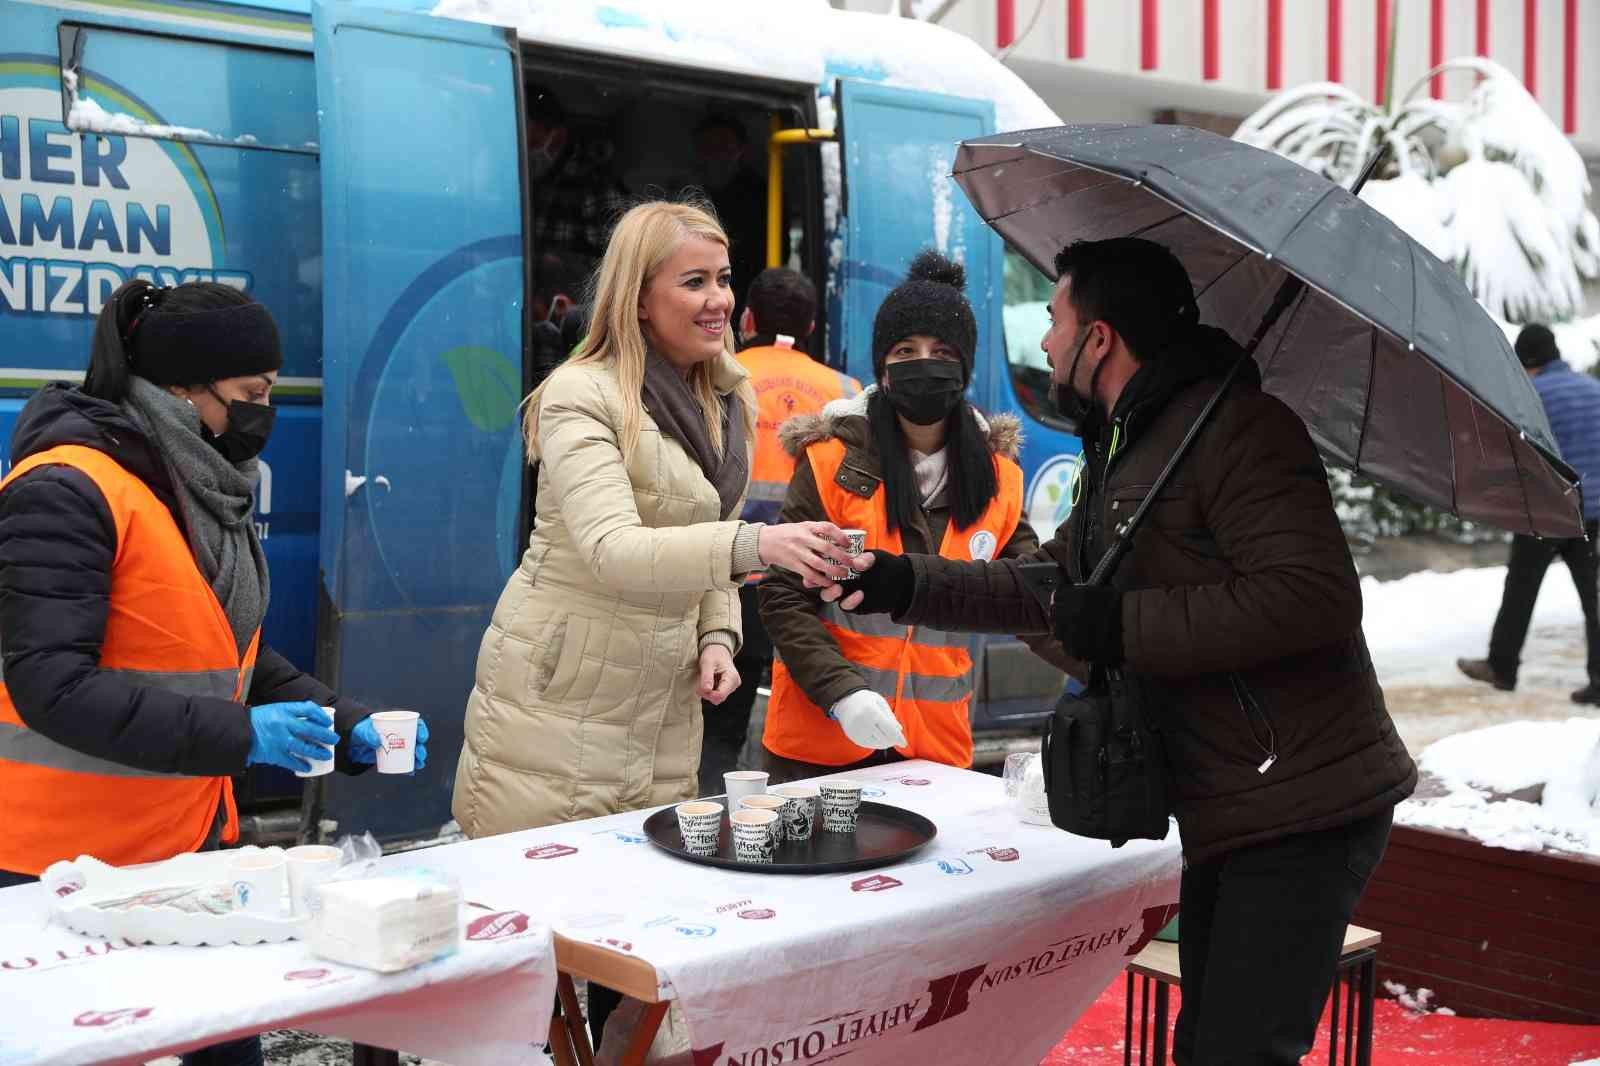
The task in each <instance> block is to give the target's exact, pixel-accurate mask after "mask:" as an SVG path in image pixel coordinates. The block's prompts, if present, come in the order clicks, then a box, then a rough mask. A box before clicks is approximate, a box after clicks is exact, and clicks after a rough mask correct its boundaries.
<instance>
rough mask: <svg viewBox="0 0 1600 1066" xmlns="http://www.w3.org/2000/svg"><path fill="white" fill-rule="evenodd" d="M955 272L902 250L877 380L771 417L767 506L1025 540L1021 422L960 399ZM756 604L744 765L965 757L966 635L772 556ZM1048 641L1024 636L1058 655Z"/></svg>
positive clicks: (941, 539)
mask: <svg viewBox="0 0 1600 1066" xmlns="http://www.w3.org/2000/svg"><path fill="white" fill-rule="evenodd" d="M965 286H966V271H965V270H964V269H963V268H962V267H961V266H959V265H957V264H955V263H952V262H950V261H949V260H948V259H946V258H944V257H943V256H941V255H939V254H938V253H937V252H934V251H932V250H928V251H924V252H923V253H921V254H920V255H918V256H917V257H916V259H915V260H913V261H912V263H911V268H910V270H909V272H908V273H907V275H906V279H905V281H904V282H902V283H901V284H900V286H899V287H898V288H896V289H895V290H894V291H893V292H891V293H890V294H889V295H888V296H887V297H886V298H885V299H884V301H883V304H882V305H881V306H880V307H879V308H878V313H877V316H876V318H875V319H874V320H873V326H872V352H873V373H874V376H875V377H876V379H877V384H876V385H874V386H873V387H872V388H869V389H867V390H866V392H864V393H862V394H860V395H859V396H853V397H849V398H846V399H838V400H834V401H833V402H832V403H829V404H828V405H827V406H826V407H824V408H823V409H822V412H821V414H819V415H802V416H800V417H797V418H793V419H790V420H789V421H788V422H786V423H785V424H784V426H783V429H782V433H781V437H782V440H783V443H784V445H785V447H787V449H788V450H789V452H790V454H791V455H793V456H795V457H796V458H797V459H799V460H800V461H799V462H798V463H797V464H796V466H795V468H794V477H793V480H791V481H790V482H789V490H788V495H787V498H786V500H785V501H784V505H783V510H782V511H781V512H780V514H779V516H778V518H779V521H783V522H812V521H819V520H826V521H828V522H832V523H833V524H835V525H837V526H839V527H840V528H842V529H859V530H864V531H865V533H866V544H865V548H866V550H871V549H874V548H876V549H878V550H880V551H894V552H911V551H922V552H929V553H937V554H938V555H941V556H943V557H945V558H949V559H995V558H1003V559H1009V558H1013V557H1015V556H1019V555H1025V554H1027V553H1029V552H1032V551H1035V550H1037V548H1038V539H1037V538H1036V537H1035V536H1034V534H1033V530H1032V528H1031V527H1030V526H1029V525H1028V523H1027V521H1026V520H1025V519H1024V518H1023V517H1022V504H1023V498H1022V470H1021V468H1019V467H1018V466H1017V452H1018V448H1019V447H1020V445H1021V424H1020V422H1019V421H1018V419H1017V417H1016V416H1015V415H1010V414H998V415H990V416H988V417H985V416H984V415H982V414H980V413H979V411H978V409H977V408H975V407H973V406H972V405H971V404H970V403H967V402H966V400H965V399H964V396H965V393H966V389H967V386H968V384H970V382H971V380H972V371H973V366H974V359H975V358H976V356H977V344H978V324H977V319H976V318H975V317H974V315H973V313H972V305H971V304H969V303H968V302H967V297H966V294H965V292H964V289H965ZM912 545H917V546H918V547H916V548H913V547H912ZM761 617H762V620H763V621H764V622H765V623H766V628H767V632H768V634H769V635H770V636H771V639H772V644H773V648H774V650H775V655H774V659H773V664H772V695H771V696H770V697H769V699H768V702H767V722H766V729H765V732H764V734H763V736H762V748H763V754H762V762H761V764H760V765H759V766H758V767H757V768H758V769H763V770H766V771H767V772H768V773H769V774H770V775H771V778H770V780H771V781H774V782H776V781H794V780H798V779H800V778H805V777H814V776H817V775H819V774H826V773H831V772H834V771H836V770H841V769H847V770H854V769H860V768H863V767H867V766H874V765H878V764H880V763H885V762H896V761H899V760H901V759H908V758H913V759H932V760H933V761H935V762H941V763H945V764H947V765H951V766H970V765H971V764H972V750H973V745H972V726H971V722H970V720H969V716H968V708H969V706H970V704H971V702H972V696H973V678H974V673H975V671H974V664H973V661H972V656H971V653H970V645H971V642H970V640H969V639H968V638H966V637H961V636H957V635H955V634H952V633H947V632H942V631H940V630H935V629H925V628H911V627H908V626H901V625H894V624H892V623H891V622H889V621H888V620H885V619H882V618H878V617H868V616H861V615H853V614H848V613H846V612H844V611H842V610H840V609H839V608H838V607H837V606H836V605H834V604H823V603H821V602H820V600H819V598H818V594H817V593H815V592H813V591H811V590H810V589H809V588H807V587H806V586H805V585H804V584H803V583H802V582H801V581H800V580H798V579H796V578H794V577H793V576H792V575H790V574H786V573H782V572H776V571H775V572H773V573H771V574H769V575H767V578H766V580H765V581H763V582H762V583H761ZM1052 645H1053V642H1051V641H1050V640H1049V639H1048V638H1045V639H1041V640H1039V641H1038V643H1037V646H1036V647H1035V650H1036V651H1037V652H1039V653H1040V654H1042V655H1044V656H1045V657H1046V658H1049V659H1050V660H1051V661H1052V662H1055V663H1057V665H1064V660H1062V659H1061V658H1060V656H1059V653H1058V652H1057V651H1056V650H1054V648H1053V647H1052Z"/></svg>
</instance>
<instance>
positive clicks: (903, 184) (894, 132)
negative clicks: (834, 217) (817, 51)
mask: <svg viewBox="0 0 1600 1066" xmlns="http://www.w3.org/2000/svg"><path fill="white" fill-rule="evenodd" d="M836 102H837V109H836V111H837V118H836V122H837V124H838V125H837V127H836V128H837V129H838V131H839V140H840V156H841V161H842V164H843V170H844V180H843V186H844V189H843V196H842V210H843V213H844V217H843V218H842V219H841V221H840V228H841V229H842V230H843V232H842V234H841V236H843V237H844V249H845V252H844V254H845V260H844V264H843V267H844V268H843V271H842V274H841V286H842V289H843V307H842V311H843V321H844V328H843V330H841V331H839V332H841V333H842V334H843V337H842V344H843V346H844V348H843V351H844V355H845V357H846V361H847V364H848V370H847V372H848V373H849V374H851V375H852V376H854V377H856V378H858V379H860V380H861V381H862V382H863V383H865V382H869V381H871V380H872V318H873V316H874V315H875V314H876V313H877V311H878V305H879V304H881V303H883V298H884V297H885V296H887V295H889V290H891V289H893V288H894V287H895V286H896V285H898V284H900V282H901V281H902V280H904V278H905V273H906V267H907V266H908V265H909V264H910V262H911V259H912V257H913V256H915V255H916V254H917V252H919V251H921V250H922V249H923V248H926V247H934V248H937V249H938V250H939V251H941V252H943V253H944V254H945V255H947V256H949V257H950V258H951V259H954V260H956V261H958V262H960V263H963V264H964V265H965V266H966V268H967V298H968V299H970V300H971V301H972V309H973V310H974V311H975V312H977V315H978V328H979V334H978V347H979V351H980V356H981V354H982V353H983V352H994V351H999V346H1000V344H1001V331H1000V313H1001V312H1000V307H1001V303H1000V296H1001V291H1000V271H1001V242H1000V238H999V237H998V236H996V235H995V233H994V231H993V230H991V229H989V227H988V226H986V225H984V224H983V219H981V218H979V217H978V213H977V212H976V211H974V210H973V209H972V205H971V204H969V203H967V198H966V196H964V195H963V194H962V192H961V190H960V189H959V188H957V187H956V183H955V182H954V181H953V180H951V178H950V170H951V167H952V165H953V163H954V162H955V154H956V145H958V144H959V143H960V142H961V141H963V140H965V139H967V138H968V137H983V136H986V135H987V134H990V133H993V132H994V131H995V130H994V105H993V104H992V103H990V102H989V101H987V100H969V99H966V98H964V97H959V96H946V95H944V94H942V93H928V92H920V91H916V90H912V89H897V88H892V87H890V86H887V85H879V84H876V83H874V82H864V81H854V80H851V79H849V78H845V79H841V80H840V81H839V82H838V87H837V90H836ZM988 362H992V360H984V359H982V358H980V359H979V361H978V366H977V369H976V370H975V371H974V373H973V379H972V388H971V389H970V390H969V395H970V396H971V397H972V399H973V401H974V402H975V403H978V404H979V405H980V406H984V405H986V404H985V397H986V392H985V391H984V390H985V386H986V385H987V381H988V374H989V373H990V369H991V368H990V367H988V366H986V365H985V364H986V363H988Z"/></svg>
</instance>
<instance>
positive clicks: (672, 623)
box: [453, 358, 746, 837]
mask: <svg viewBox="0 0 1600 1066" xmlns="http://www.w3.org/2000/svg"><path fill="white" fill-rule="evenodd" d="M745 377H746V375H745V372H744V370H743V369H742V368H741V367H740V366H739V364H738V363H737V362H735V361H734V360H733V359H731V358H722V359H719V360H718V363H717V366H716V368H715V374H714V380H715V384H716V388H717V391H718V392H720V393H723V394H724V395H726V394H728V393H731V392H733V391H734V390H735V389H737V388H739V386H740V385H741V384H742V383H743V382H744V380H745ZM621 425H622V402H621V393H620V391H619V387H618V382H617V376H616V372H615V370H614V368H613V367H612V366H610V365H609V364H586V365H570V364H569V365H567V366H563V367H561V368H560V369H558V370H556V371H555V373H554V374H552V375H551V376H550V379H549V382H548V384H547V385H546V387H545V391H544V393H543V395H542V397H541V407H540V421H539V439H538V444H537V450H538V456H539V458H540V459H541V462H540V466H539V497H538V499H539V509H538V517H537V520H536V523H535V528H534V532H533V535H532V536H531V537H530V538H529V542H528V550H527V552H526V553H525V554H524V555H523V557H522V563H521V565H520V566H519V567H518V568H517V570H516V572H515V573H513V574H512V575H511V579H510V580H509V581H508V582H507V583H506V587H505V591H504V592H502V593H501V594H500V602H499V604H498V605H497V606H496V607H495V611H494V616H493V618H492V619H491V621H490V623H489V629H488V631H487V632H486V633H485V634H484V636H483V643H482V645H481V646H480V647H479V650H478V667H477V681H476V684H475V685H474V687H473V690H472V695H471V696H470V697H469V699H468V701H467V715H466V737H465V743H464V744H463V746H462V749H461V761H460V763H459V764H458V765H457V767H456V783H455V796H454V801H453V810H454V813H455V816H456V820H457V821H459V822H460V823H461V828H462V829H463V830H464V831H465V832H466V833H467V835H468V836H471V837H482V836H489V835H492V834H495V833H506V832H512V831H515V830H520V829H529V828H533V827H535V826H541V825H551V824H555V823H558V822H567V821H572V820H574V819H578V818H591V817H596V816H599V815H604V814H615V813H618V812H620V811H627V810H636V809H638V808H641V807H648V806H654V805H658V804H665V803H675V802H679V801H681V800H685V799H691V798H693V797H694V795H695V784H696V772H697V770H698V767H699V763H700V743H701V719H700V698H699V696H698V695H697V694H696V691H695V686H696V683H697V681H698V678H699V665H698V664H699V647H700V638H701V637H702V636H704V635H705V634H708V633H712V632H715V631H717V630H724V631H727V632H729V633H731V634H732V635H733V640H734V642H735V643H737V642H738V640H739V639H740V638H739V629H740V615H739V601H738V594H737V589H738V586H739V584H740V582H741V580H742V578H743V576H744V575H743V574H735V573H733V572H732V570H733V547H734V538H735V536H736V535H737V533H738V531H739V529H740V527H741V525H742V524H743V523H741V522H739V521H728V522H724V521H719V517H720V514H721V509H720V506H719V503H718V498H717V493H716V490H715V489H714V488H713V487H712V485H711V483H710V482H709V481H708V480H707V479H706V477H705V475H704V474H702V473H701V471H700V466H699V464H698V463H696V461H695V460H694V457H693V456H692V455H690V453H689V452H688V451H687V450H686V449H685V448H683V447H682V446H681V445H680V444H679V443H678V442H677V441H676V440H674V439H672V438H670V437H668V436H666V435H664V434H663V433H662V432H661V430H660V429H659V428H658V427H657V425H656V423H655V422H654V421H653V420H652V419H651V418H650V416H649V414H648V413H646V415H645V416H644V419H643V422H642V425H641V429H640V433H639V442H638V445H637V446H636V447H635V448H634V449H633V452H632V454H631V455H630V456H629V457H628V458H627V459H626V460H624V459H623V457H622V453H621V450H620V443H619V442H620V439H621ZM733 513H734V514H738V509H737V508H735V510H734V512H733Z"/></svg>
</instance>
